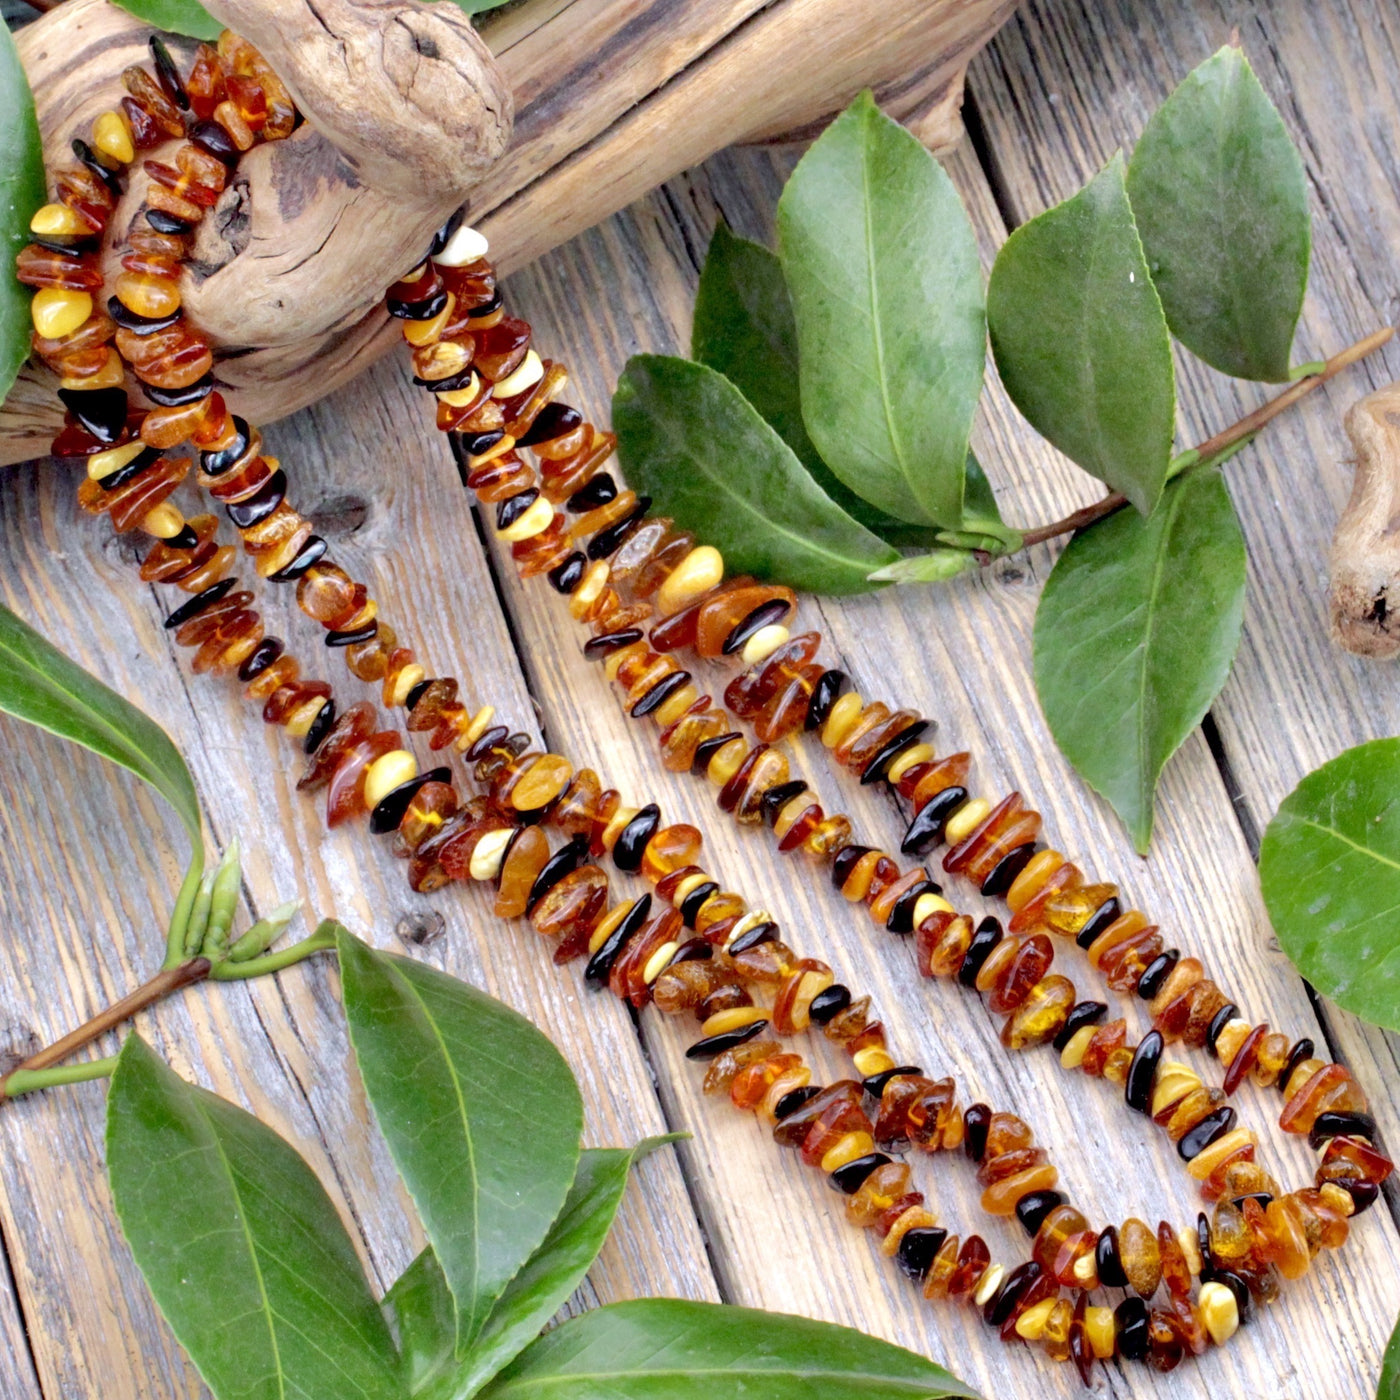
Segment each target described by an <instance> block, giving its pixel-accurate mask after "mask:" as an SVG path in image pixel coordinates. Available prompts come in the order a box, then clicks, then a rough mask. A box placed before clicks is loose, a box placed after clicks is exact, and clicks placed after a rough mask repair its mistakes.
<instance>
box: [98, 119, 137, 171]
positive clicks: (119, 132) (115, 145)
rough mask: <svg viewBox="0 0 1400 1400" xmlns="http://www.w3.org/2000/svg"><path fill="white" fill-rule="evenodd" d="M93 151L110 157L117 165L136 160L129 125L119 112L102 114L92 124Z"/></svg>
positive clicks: (134, 144) (134, 146)
mask: <svg viewBox="0 0 1400 1400" xmlns="http://www.w3.org/2000/svg"><path fill="white" fill-rule="evenodd" d="M92 144H93V148H94V150H97V151H100V152H101V153H102V154H103V155H104V156H108V157H110V158H111V159H112V160H114V161H116V162H117V163H118V164H119V165H126V164H128V163H129V162H131V161H133V160H135V159H136V143H135V142H134V141H133V140H132V139H131V125H130V123H129V122H128V121H127V119H126V117H125V116H123V115H122V113H120V112H103V114H102V115H101V116H100V117H98V119H97V120H96V121H95V122H93V124H92Z"/></svg>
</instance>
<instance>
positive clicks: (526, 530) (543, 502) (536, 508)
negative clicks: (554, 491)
mask: <svg viewBox="0 0 1400 1400" xmlns="http://www.w3.org/2000/svg"><path fill="white" fill-rule="evenodd" d="M553 519H554V503H553V502H552V501H551V500H550V499H549V497H548V496H539V497H537V498H536V499H535V501H534V503H533V504H532V505H531V506H530V507H529V509H528V510H526V511H525V513H524V514H523V515H521V516H520V517H519V518H518V519H516V520H512V521H511V522H510V524H509V525H507V526H506V528H505V529H504V530H497V531H496V538H497V539H498V540H505V541H506V542H507V543H508V544H518V543H519V542H520V541H521V540H532V539H534V537H535V536H536V535H538V534H539V533H540V532H541V531H542V530H547V529H549V522H550V521H551V520H553Z"/></svg>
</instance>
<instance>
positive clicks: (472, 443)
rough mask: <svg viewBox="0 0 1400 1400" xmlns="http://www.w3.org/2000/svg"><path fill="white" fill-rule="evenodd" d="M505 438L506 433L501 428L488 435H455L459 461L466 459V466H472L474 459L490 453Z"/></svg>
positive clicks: (454, 443) (454, 442) (487, 433)
mask: <svg viewBox="0 0 1400 1400" xmlns="http://www.w3.org/2000/svg"><path fill="white" fill-rule="evenodd" d="M503 437H505V433H504V432H502V430H501V429H500V428H493V429H491V431H490V432H486V433H463V434H461V435H458V434H456V433H454V434H453V446H454V447H457V450H458V454H459V455H458V460H459V461H460V460H461V458H462V457H465V458H466V463H465V465H467V466H470V465H471V461H472V458H473V457H480V456H481V454H482V453H483V452H489V451H490V450H491V449H492V448H493V447H495V445H496V444H497V443H498V442H500V440H501V439H502V438H503ZM458 444H460V446H458Z"/></svg>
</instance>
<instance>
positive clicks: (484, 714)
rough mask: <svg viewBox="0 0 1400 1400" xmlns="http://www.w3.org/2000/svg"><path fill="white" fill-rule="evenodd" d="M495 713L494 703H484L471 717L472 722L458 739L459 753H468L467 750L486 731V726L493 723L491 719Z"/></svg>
mask: <svg viewBox="0 0 1400 1400" xmlns="http://www.w3.org/2000/svg"><path fill="white" fill-rule="evenodd" d="M495 713H496V707H495V706H494V705H483V706H482V707H481V708H480V709H479V710H478V711H477V712H476V713H475V714H474V715H473V716H472V717H471V722H470V723H469V724H468V725H467V727H466V728H465V729H464V730H463V731H462V735H461V737H460V738H459V739H458V740H457V751H458V752H459V753H466V751H467V750H468V749H469V748H471V746H472V745H473V744H474V743H476V741H477V740H478V739H479V738H481V736H482V735H483V734H485V733H486V726H487V725H489V724H490V723H491V719H492V717H493V716H494V715H495Z"/></svg>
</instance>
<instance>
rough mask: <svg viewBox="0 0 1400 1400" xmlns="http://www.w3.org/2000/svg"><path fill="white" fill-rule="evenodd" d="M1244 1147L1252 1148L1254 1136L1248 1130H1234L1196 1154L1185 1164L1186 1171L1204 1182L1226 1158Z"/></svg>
mask: <svg viewBox="0 0 1400 1400" xmlns="http://www.w3.org/2000/svg"><path fill="white" fill-rule="evenodd" d="M1246 1146H1250V1147H1252V1146H1254V1134H1253V1133H1252V1132H1250V1130H1249V1129H1248V1128H1236V1129H1235V1130H1234V1131H1233V1132H1229V1133H1226V1134H1224V1135H1223V1136H1222V1137H1218V1138H1216V1140H1215V1141H1214V1142H1213V1143H1211V1145H1210V1146H1209V1147H1207V1148H1206V1149H1205V1150H1204V1151H1202V1152H1199V1153H1197V1155H1196V1156H1195V1157H1193V1158H1192V1159H1191V1160H1190V1161H1189V1162H1188V1163H1187V1164H1186V1170H1187V1171H1188V1172H1189V1173H1190V1175H1191V1176H1193V1177H1194V1178H1195V1179H1196V1180H1197V1181H1204V1180H1205V1179H1206V1178H1207V1177H1208V1176H1209V1175H1210V1174H1211V1172H1212V1171H1214V1170H1215V1168H1216V1167H1217V1166H1219V1165H1220V1164H1221V1163H1222V1162H1224V1160H1225V1159H1226V1158H1227V1157H1229V1156H1231V1155H1232V1154H1233V1153H1235V1152H1238V1151H1239V1150H1240V1148H1242V1147H1246Z"/></svg>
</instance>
